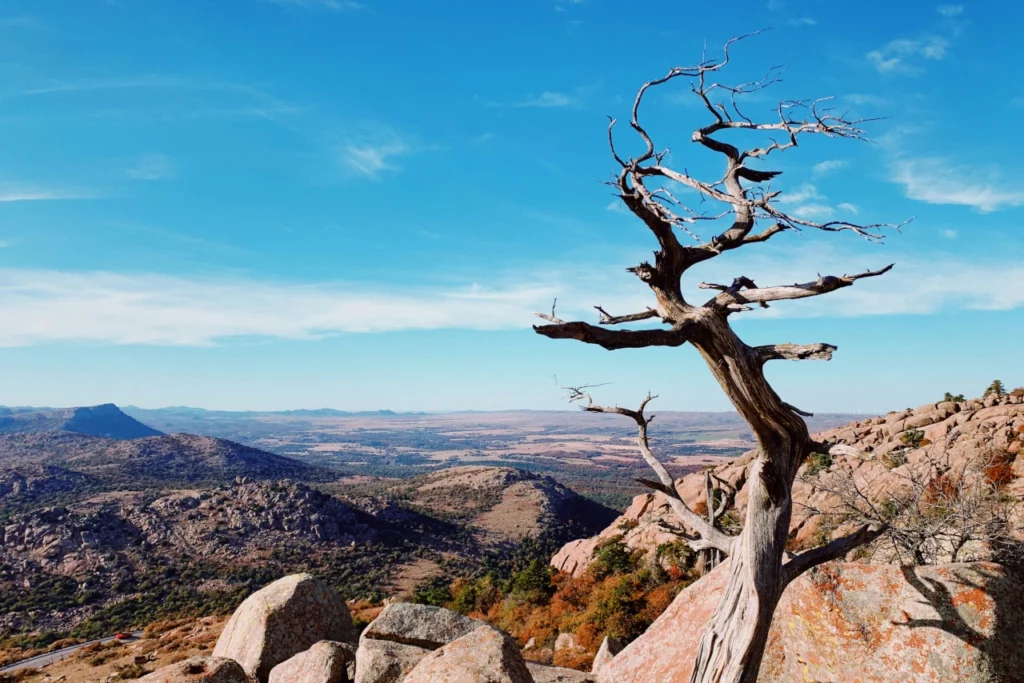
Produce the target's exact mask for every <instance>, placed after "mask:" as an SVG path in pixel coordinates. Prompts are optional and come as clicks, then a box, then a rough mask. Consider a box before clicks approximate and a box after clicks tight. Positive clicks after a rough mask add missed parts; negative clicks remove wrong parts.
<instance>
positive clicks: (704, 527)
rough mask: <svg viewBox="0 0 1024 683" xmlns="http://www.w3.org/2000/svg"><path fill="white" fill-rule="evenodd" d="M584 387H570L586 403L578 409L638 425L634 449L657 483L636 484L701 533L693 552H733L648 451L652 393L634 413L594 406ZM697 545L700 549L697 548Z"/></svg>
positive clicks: (574, 397) (726, 538)
mask: <svg viewBox="0 0 1024 683" xmlns="http://www.w3.org/2000/svg"><path fill="white" fill-rule="evenodd" d="M584 388H585V387H569V388H568V391H569V400H570V401H582V400H586V402H587V403H586V405H583V406H581V407H582V408H583V410H586V411H587V412H590V413H610V414H614V415H623V416H625V417H628V418H630V419H632V420H633V421H634V422H636V426H637V446H638V447H639V448H640V455H641V456H642V457H643V459H644V461H645V462H646V463H647V465H648V466H649V467H650V468H651V469H652V470H654V473H655V474H656V475H658V481H651V480H649V479H642V478H640V479H637V481H638V482H639V483H641V484H643V485H644V486H647V487H648V488H651V489H653V490H655V491H658V492H659V493H661V494H662V495H664V496H665V498H666V499H667V500H668V503H669V505H670V506H671V507H672V510H673V512H675V513H676V515H677V516H678V517H679V518H680V519H681V520H682V521H683V522H684V523H685V524H687V525H688V526H689V527H690V528H691V529H693V530H694V531H696V532H697V533H698V534H700V536H701V539H700V541H699V543H698V542H696V541H691V542H690V544H691V546H692V547H693V548H694V549H695V550H701V549H705V548H714V549H715V550H720V551H721V552H722V553H724V554H726V555H728V554H730V553H731V552H732V549H733V544H734V543H735V538H733V537H732V536H727V535H726V534H724V533H722V532H721V531H719V530H718V529H716V528H714V526H713V525H712V524H711V523H710V522H709V521H708V520H706V519H704V518H703V517H701V516H700V515H698V514H697V513H696V512H694V511H693V510H691V509H690V507H689V506H688V505H687V504H686V502H685V501H684V500H683V497H682V496H681V495H680V494H679V491H678V490H677V489H676V484H675V481H674V480H673V479H672V475H671V474H669V472H668V470H667V469H665V466H664V465H663V464H662V463H661V461H660V460H658V458H657V457H655V455H654V453H652V452H651V448H650V442H649V440H648V436H647V426H648V425H649V424H650V423H651V420H653V419H654V416H653V415H652V416H650V417H647V416H645V415H644V409H645V408H646V407H647V404H648V403H650V402H651V401H653V400H654V399H655V398H656V397H655V396H652V395H651V394H647V398H645V399H644V400H643V401H642V402H641V403H640V407H639V408H638V409H637V410H630V409H629V408H620V407H619V406H601V405H597V404H596V403H594V401H593V399H592V398H591V396H590V394H589V393H587V392H586V391H583V389H584ZM698 546H699V547H698Z"/></svg>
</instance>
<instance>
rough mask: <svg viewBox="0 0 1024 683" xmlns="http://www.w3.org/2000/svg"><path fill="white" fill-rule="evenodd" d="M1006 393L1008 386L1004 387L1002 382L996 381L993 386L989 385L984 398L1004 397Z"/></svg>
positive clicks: (983, 395)
mask: <svg viewBox="0 0 1024 683" xmlns="http://www.w3.org/2000/svg"><path fill="white" fill-rule="evenodd" d="M1005 393H1006V386H1005V385H1003V382H1002V381H1001V380H998V379H997V380H994V381H993V382H992V384H989V385H988V389H986V390H985V393H984V394H982V398H987V397H989V396H1002V395H1003V394H1005Z"/></svg>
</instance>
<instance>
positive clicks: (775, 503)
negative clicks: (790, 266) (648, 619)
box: [534, 38, 899, 683]
mask: <svg viewBox="0 0 1024 683" xmlns="http://www.w3.org/2000/svg"><path fill="white" fill-rule="evenodd" d="M736 40H739V39H737V38H734V39H732V40H730V41H728V42H727V43H726V45H725V50H724V55H723V57H722V58H721V59H719V60H713V59H710V60H709V59H705V60H703V61H702V62H701V63H700V64H698V65H696V66H691V67H677V68H674V69H672V70H671V71H669V73H668V75H666V76H665V77H663V78H660V79H657V80H653V81H649V82H647V83H645V84H644V85H643V86H642V87H641V88H640V90H639V91H638V93H637V96H636V99H635V100H634V102H633V109H632V116H631V117H630V120H629V126H630V128H631V129H632V130H633V131H635V132H636V134H637V135H638V136H639V137H640V139H641V141H642V142H643V145H644V147H645V150H644V151H643V152H642V153H641V154H640V155H639V156H636V157H633V156H629V157H627V158H623V157H622V156H621V155H620V154H619V153H618V152H617V150H616V147H615V142H614V138H613V134H612V128H613V126H614V125H615V120H614V119H612V120H611V123H610V124H609V127H608V142H609V145H610V147H611V152H612V156H613V158H614V159H615V161H616V162H617V163H618V164H619V166H620V168H621V170H620V171H619V173H618V174H617V178H616V180H615V181H614V182H613V183H612V184H613V185H614V186H615V187H616V189H617V191H618V193H619V197H620V198H621V199H622V201H623V203H624V204H625V206H626V208H627V209H629V210H630V212H632V213H633V214H634V215H635V216H636V217H637V218H639V219H640V220H642V221H643V222H644V224H645V225H646V226H647V227H648V228H649V229H650V231H651V233H653V235H654V237H655V238H656V239H657V242H658V249H657V251H655V252H654V263H653V264H651V263H649V262H646V261H645V262H643V263H640V264H639V265H636V266H633V267H632V268H628V269H627V270H628V271H629V272H631V273H633V274H634V275H636V276H637V277H638V278H639V279H640V280H641V281H642V282H643V283H645V284H646V285H647V286H648V287H649V288H650V290H651V292H652V294H653V295H654V298H655V300H656V302H657V307H656V308H649V309H647V310H646V311H644V312H641V313H633V314H628V315H621V316H613V315H610V314H608V313H607V312H606V311H605V310H604V309H602V308H601V307H600V306H598V307H597V309H598V311H599V312H600V314H601V317H600V321H599V325H591V324H589V323H586V322H582V321H575V322H566V321H564V320H561V319H559V318H558V317H556V315H555V310H554V307H552V310H551V314H550V315H548V314H538V315H539V316H540V317H541V318H543V319H545V320H547V321H548V322H549V323H551V324H549V325H541V326H537V327H535V328H534V329H535V330H536V331H537V332H538V333H539V334H542V335H544V336H547V337H550V338H552V339H575V340H577V341H582V342H584V343H587V344H596V345H599V346H601V347H604V348H606V349H609V350H614V349H626V348H634V349H635V348H644V347H648V346H671V347H678V346H682V345H684V344H687V343H690V344H692V345H693V346H694V347H696V348H697V350H698V351H699V352H700V354H701V356H703V358H704V360H705V361H706V362H707V365H708V368H709V369H710V370H711V372H712V374H713V375H714V376H715V379H716V380H717V381H718V383H719V384H720V385H721V387H722V389H723V390H724V391H725V393H726V395H727V396H728V397H729V400H730V401H732V404H733V405H734V406H735V407H736V410H737V411H738V412H739V413H740V415H741V416H742V417H743V419H744V420H746V422H747V424H748V425H750V428H751V430H752V431H753V433H754V436H755V438H756V439H757V445H758V449H759V452H758V455H757V457H756V458H755V459H754V462H753V463H752V464H751V469H750V472H749V474H748V477H747V484H746V487H747V492H748V503H747V512H746V520H745V524H744V527H743V531H742V532H741V533H740V534H739V535H738V536H736V537H732V536H729V535H727V534H725V533H723V532H722V531H721V530H720V529H719V528H717V525H716V524H715V522H716V514H717V513H718V510H717V507H718V506H717V505H716V501H714V500H713V498H714V496H713V495H712V494H711V492H710V485H708V486H707V488H708V498H709V500H708V501H707V505H708V508H709V510H708V514H707V515H706V516H702V515H698V514H696V513H695V512H694V511H693V510H691V509H690V508H689V507H688V506H687V504H686V501H684V500H683V498H682V496H681V494H680V493H679V491H678V490H677V489H676V485H675V482H674V481H673V479H672V477H671V475H670V474H669V472H668V471H667V470H666V469H665V467H664V466H663V465H662V464H661V463H660V462H658V460H657V459H656V458H655V457H654V454H653V453H652V452H651V450H650V447H649V444H648V441H647V426H648V424H649V423H650V420H651V419H653V417H647V416H645V415H644V407H645V406H646V405H647V403H648V402H649V401H650V400H651V398H652V397H651V396H648V397H647V399H646V400H645V401H644V402H643V403H642V404H641V405H640V409H639V410H628V409H624V408H619V407H602V406H598V405H594V404H593V402H592V401H590V397H589V395H588V394H586V393H585V392H583V391H581V390H580V389H579V388H577V389H575V390H573V400H577V399H579V398H586V399H587V405H585V406H584V408H585V409H586V410H590V411H594V412H606V413H616V414H620V415H625V416H628V417H630V418H632V419H633V420H635V421H636V423H637V426H638V430H639V431H638V441H637V442H638V445H639V448H640V451H641V454H642V455H643V458H644V460H645V461H646V462H647V463H648V464H649V465H650V466H651V468H652V469H653V470H654V471H655V473H656V474H657V476H658V481H648V480H640V481H641V483H643V484H645V485H646V486H649V487H650V488H653V489H655V490H657V491H659V492H661V493H662V494H663V495H665V496H666V497H667V499H668V501H669V503H670V504H671V506H672V508H673V510H674V511H675V512H676V513H677V515H678V516H679V517H680V519H681V520H682V521H683V523H684V524H685V525H686V527H687V528H688V529H689V530H690V531H692V532H694V533H695V534H696V535H690V534H689V533H688V532H687V531H686V530H682V531H680V533H681V534H682V535H683V536H684V538H686V539H687V541H688V542H690V545H691V547H692V548H693V549H694V550H698V551H702V552H703V551H707V554H708V556H709V557H710V558H712V561H713V560H714V558H716V557H720V556H722V555H724V556H727V557H729V558H730V563H731V564H730V567H729V582H728V584H727V586H726V590H725V594H724V595H723V597H722V600H721V603H720V604H719V606H718V608H717V610H716V612H715V614H714V616H713V617H712V619H711V622H710V623H709V625H708V627H707V630H706V632H705V633H704V635H703V637H702V639H701V642H700V646H699V649H698V653H697V657H696V660H695V662H694V668H693V675H692V677H691V681H692V683H753V682H754V681H756V679H757V675H758V671H759V670H760V665H761V658H762V656H763V654H764V649H765V645H766V644H767V640H768V631H769V628H770V627H771V622H772V615H773V613H774V611H775V607H776V606H777V605H778V602H779V599H780V597H781V596H782V593H783V591H784V590H785V588H786V586H787V585H788V584H789V583H790V582H791V581H792V580H793V579H794V578H795V577H797V576H799V575H800V574H801V573H803V572H804V571H807V569H809V568H811V567H813V566H815V565H817V564H821V563H822V562H827V561H829V560H832V559H835V558H838V557H842V556H843V555H844V554H845V553H847V552H849V551H850V550H852V549H853V548H856V547H857V546H859V545H861V544H863V543H865V542H867V541H870V540H872V539H874V538H876V537H877V536H878V535H879V534H881V533H882V532H883V531H884V530H885V529H884V527H883V526H880V527H869V526H868V525H864V526H862V527H861V528H860V529H858V530H857V531H856V532H854V533H852V534H850V535H848V536H845V537H843V538H840V539H836V540H834V541H832V542H831V543H828V544H827V545H824V546H821V547H818V548H814V549H812V550H808V551H806V552H803V553H801V554H799V555H796V556H794V557H791V558H789V559H787V560H786V561H785V562H784V561H783V558H784V551H785V548H784V546H785V543H786V539H787V537H788V534H789V523H790V517H791V514H792V486H793V480H794V479H795V478H796V472H797V469H798V468H799V467H800V464H801V463H802V462H803V461H804V459H805V458H806V457H807V456H808V455H809V454H810V452H811V451H812V450H813V449H814V448H815V444H814V443H813V442H812V441H811V439H810V436H809V435H808V432H807V425H806V424H805V423H804V421H803V419H802V418H801V415H807V413H802V412H801V411H800V410H798V409H796V408H794V407H793V406H791V405H789V404H787V403H785V402H784V401H782V399H780V398H779V396H778V395H777V394H776V393H775V391H774V390H773V389H772V388H771V386H770V385H769V384H768V382H767V380H766V379H765V376H764V364H765V363H766V362H767V361H769V360H808V359H810V360H829V359H830V358H831V357H832V352H833V351H835V347H834V346H832V345H830V344H808V345H795V344H776V345H770V346H758V347H750V346H747V345H746V344H744V343H743V342H742V341H741V340H740V339H739V338H738V337H737V336H736V335H735V333H733V331H732V329H731V328H730V326H729V322H728V318H729V316H730V315H733V314H737V313H743V312H745V311H751V310H753V309H754V308H755V307H764V308H767V307H768V305H769V303H771V302H776V301H784V300H790V299H803V298H807V297H814V296H821V295H825V294H829V293H830V292H834V291H836V290H837V289H841V288H844V287H850V286H852V285H853V284H854V283H855V282H857V281H858V280H860V279H862V278H869V277H876V276H879V275H883V274H884V273H886V272H888V271H889V269H890V268H892V266H891V265H890V266H887V267H885V268H881V269H879V270H874V271H872V270H868V271H864V272H861V273H858V274H855V275H843V276H833V275H827V276H819V277H818V279H817V280H814V281H811V282H804V283H796V284H792V285H780V286H773V287H758V286H757V285H756V284H754V282H753V281H752V280H751V279H750V278H748V277H745V276H740V277H737V278H735V279H734V280H733V282H732V283H731V284H729V285H724V284H713V283H700V284H699V287H700V288H702V289H712V290H716V291H717V294H716V295H715V296H713V297H712V298H711V299H710V300H708V301H707V302H705V303H704V304H703V305H694V304H691V303H689V302H687V301H686V300H685V298H684V297H683V293H682V277H683V275H684V274H685V273H686V272H687V271H688V270H689V269H690V268H692V267H694V266H696V265H698V264H700V263H703V262H705V261H708V260H710V259H713V258H717V257H719V256H721V255H723V254H725V253H727V252H729V251H732V250H735V249H739V248H742V247H746V246H749V245H754V244H760V243H763V242H766V241H768V240H769V239H773V238H775V236H776V235H781V234H784V233H786V232H790V231H796V230H801V229H807V228H810V229H814V230H819V231H821V232H823V233H837V232H844V231H849V232H852V233H855V234H857V235H860V236H862V237H865V238H867V239H869V240H873V241H878V240H881V238H882V229H883V228H886V227H892V228H898V227H899V226H892V225H888V224H880V223H875V224H870V225H861V224H857V223H854V222H850V221H846V220H829V221H827V222H824V223H816V222H814V221H810V220H808V219H806V218H801V217H799V216H798V215H794V214H789V213H786V212H785V211H784V210H782V209H780V208H779V207H778V206H777V205H776V203H775V202H776V199H777V198H778V196H779V195H780V194H781V192H780V191H778V190H774V189H772V188H771V187H770V186H765V185H763V183H767V182H769V181H772V180H773V179H774V178H775V177H776V176H778V175H779V172H778V171H770V170H763V169H757V168H751V167H749V166H747V165H746V162H747V161H749V160H758V161H763V160H764V159H765V158H767V157H768V155H769V154H772V153H775V152H779V153H781V152H783V151H785V150H787V149H791V148H793V147H796V146H797V139H798V137H800V136H804V135H815V134H820V135H824V136H827V137H830V138H834V137H841V138H849V139H855V140H863V139H865V137H864V131H863V130H861V128H860V127H859V124H860V123H862V121H863V120H850V119H847V118H846V116H845V115H838V114H836V113H834V110H832V109H830V108H827V107H821V108H819V105H820V104H821V103H822V102H823V101H825V100H815V101H813V102H792V101H783V102H782V103H780V105H779V107H778V110H777V113H778V117H779V120H778V121H771V122H762V121H755V120H753V119H751V118H749V117H747V116H745V115H744V114H743V112H742V110H741V109H740V108H739V106H738V104H737V96H741V95H744V94H747V93H750V92H753V91H756V90H760V89H762V88H765V87H768V86H769V85H772V84H773V83H776V82H777V81H778V80H779V78H778V75H779V74H778V71H777V70H776V69H775V68H773V69H770V70H769V71H768V73H767V75H766V76H765V77H764V78H763V79H762V80H760V81H755V82H752V83H746V84H743V85H739V86H726V85H723V84H722V83H720V82H719V81H718V80H717V76H715V77H712V78H709V76H711V75H712V74H715V73H716V72H718V71H720V70H722V69H723V68H724V67H725V66H726V65H727V64H728V63H729V48H730V46H731V45H732V44H733V43H734V42H735V41H736ZM679 78H683V79H690V80H691V84H690V85H691V91H692V92H693V93H694V94H695V95H696V96H697V97H699V98H700V101H701V103H702V104H703V106H704V109H705V110H706V111H707V113H708V115H709V116H710V117H711V120H710V122H709V123H708V124H707V125H705V126H703V127H700V128H697V129H696V130H694V131H693V133H692V135H691V137H690V139H691V141H693V142H694V143H698V144H699V145H701V146H702V147H704V148H705V149H707V150H710V151H712V152H714V153H716V154H719V155H721V156H722V157H723V158H724V161H725V173H724V175H723V176H722V178H720V179H718V180H716V181H714V182H706V181H703V180H700V179H698V178H696V177H694V176H692V175H690V174H689V172H688V171H686V170H685V169H684V170H683V171H678V170H675V169H673V168H670V167H669V166H667V165H665V160H666V157H667V150H666V151H658V150H656V149H655V146H654V141H653V140H652V139H651V136H650V135H649V134H648V132H647V130H646V129H645V128H644V127H643V125H641V123H640V120H639V110H640V104H641V100H642V99H643V96H644V93H645V92H647V90H649V89H650V88H652V87H655V86H659V85H663V84H665V83H668V82H669V81H672V80H674V79H679ZM719 95H721V96H724V97H726V98H727V101H725V100H719V101H715V99H713V98H716V97H718V96H719ZM826 99H827V98H826ZM801 113H802V115H801ZM737 130H743V131H747V132H748V133H761V134H763V135H765V136H767V137H768V140H769V141H770V144H765V145H764V146H761V147H752V148H749V149H746V150H741V149H740V148H739V147H737V146H735V145H734V144H731V143H729V142H727V141H726V140H725V139H723V137H722V136H725V135H726V134H729V133H731V132H733V131H737ZM648 183H650V184H648ZM748 183H749V184H752V186H748V185H747V184H748ZM677 186H678V187H682V188H684V189H686V190H690V191H694V192H696V193H698V194H699V195H700V199H701V203H702V204H703V203H705V202H707V201H709V200H710V202H717V203H719V204H720V205H721V206H722V207H723V211H722V213H720V214H718V215H707V214H705V213H698V212H697V211H695V210H693V209H691V208H689V207H687V206H685V205H684V204H682V203H681V202H680V201H679V200H678V199H677V198H676V197H675V196H674V195H673V194H672V191H671V190H674V188H676V187H677ZM726 218H728V219H729V220H730V224H729V226H728V227H727V228H726V229H724V230H722V231H720V232H717V234H714V235H713V236H711V237H710V239H706V240H705V239H703V238H701V237H700V236H699V235H697V234H696V233H695V232H694V229H692V227H693V226H696V225H698V224H700V223H701V222H702V221H711V222H712V223H711V224H714V222H715V221H718V220H720V219H726ZM759 221H770V222H771V223H772V224H771V225H770V226H768V227H766V228H764V229H761V230H760V232H757V231H755V227H756V226H757V223H758V222H759ZM679 231H681V232H685V233H687V237H688V240H689V238H693V239H696V240H697V241H698V244H697V245H695V246H690V245H687V246H684V245H683V244H682V243H681V242H680V241H679V239H678V236H677V232H679ZM652 319H660V321H661V322H662V323H664V324H665V325H668V328H661V329H651V328H647V329H612V327H610V326H615V325H621V324H623V323H631V322H640V321H645V320H652ZM721 512H724V507H723V508H722V510H721Z"/></svg>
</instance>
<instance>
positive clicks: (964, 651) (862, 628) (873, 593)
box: [598, 563, 1024, 683]
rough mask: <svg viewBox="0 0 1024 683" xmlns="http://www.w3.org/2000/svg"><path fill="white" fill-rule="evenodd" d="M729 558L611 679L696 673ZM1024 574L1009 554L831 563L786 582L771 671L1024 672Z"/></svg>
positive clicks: (1002, 682)
mask: <svg viewBox="0 0 1024 683" xmlns="http://www.w3.org/2000/svg"><path fill="white" fill-rule="evenodd" d="M727 567H728V563H725V564H723V565H721V566H719V567H718V568H716V569H715V571H713V572H711V573H710V574H709V575H707V576H705V577H703V578H702V579H701V580H699V581H697V582H696V583H694V584H692V585H691V586H689V587H687V588H686V589H685V590H683V591H682V592H681V593H680V594H679V595H678V596H677V597H676V599H675V601H673V603H672V604H671V605H670V606H669V608H668V610H666V611H665V613H664V614H662V615H661V616H660V617H659V618H658V619H657V620H656V621H655V622H654V623H653V624H652V625H651V627H650V628H649V629H648V630H647V632H646V633H644V634H643V635H642V636H640V637H639V638H637V639H636V640H635V641H633V642H632V643H630V644H629V645H628V646H627V647H626V648H625V649H624V650H623V651H622V652H621V653H619V654H618V655H617V656H615V658H614V659H612V660H611V662H608V663H607V664H606V665H605V666H604V667H603V668H602V670H601V672H600V674H599V675H598V681H599V682H600V683H649V682H651V681H657V682H658V683H686V682H688V681H689V680H690V674H691V672H692V666H693V664H692V662H693V658H694V653H695V652H696V650H697V644H698V642H699V641H700V637H701V634H702V632H703V630H704V626H705V624H706V623H707V622H708V620H709V619H710V617H711V615H712V614H713V612H714V610H715V607H716V605H717V603H718V600H719V598H720V596H721V595H722V593H723V592H724V589H725V583H726V581H727V579H728V570H727ZM1022 632H1024V585H1022V583H1021V582H1020V581H1019V580H1017V579H1015V578H1013V577H1012V576H1011V575H1009V574H1007V572H1006V570H1005V569H1003V568H1002V567H1000V566H999V565H997V564H992V563H974V564H953V565H942V566H934V567H896V566H892V565H868V564H826V565H822V566H821V567H818V568H816V569H814V570H812V571H810V572H808V573H807V574H805V575H804V576H802V577H800V578H799V579H797V580H796V581H794V582H793V583H792V584H790V586H789V588H787V589H786V592H785V594H784V595H783V598H782V601H781V602H780V603H779V606H778V609H777V610H776V612H775V619H774V621H773V623H772V629H771V634H770V636H769V643H768V648H767V651H766V654H765V659H764V663H763V665H762V667H761V675H760V676H759V678H758V680H759V681H761V682H764V683H776V682H777V683H782V682H784V681H786V682H789V681H820V682H822V683H826V682H828V683H832V682H836V683H839V682H845V681H858V682H859V683H891V681H900V682H901V683H918V682H920V683H925V682H927V683H1014V682H1021V681H1024V647H1021V645H1020V640H1019V638H1020V635H1019V634H1020V633H1022Z"/></svg>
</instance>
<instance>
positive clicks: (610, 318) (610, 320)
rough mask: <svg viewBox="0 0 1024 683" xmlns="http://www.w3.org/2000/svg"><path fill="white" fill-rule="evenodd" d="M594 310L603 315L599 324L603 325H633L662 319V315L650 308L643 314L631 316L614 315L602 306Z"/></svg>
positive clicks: (631, 314)
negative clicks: (642, 321)
mask: <svg viewBox="0 0 1024 683" xmlns="http://www.w3.org/2000/svg"><path fill="white" fill-rule="evenodd" d="M594 308H596V309H597V312H598V313H600V314H601V319H600V320H598V322H599V323H600V324H602V325H620V324H622V323H632V322H637V321H640V320H650V319H651V318H660V317H661V314H660V313H658V311H656V310H654V309H653V308H648V309H647V310H646V311H644V312H643V313H630V314H629V315H612V314H611V313H609V312H608V311H606V310H604V309H603V308H601V307H600V306H594Z"/></svg>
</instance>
